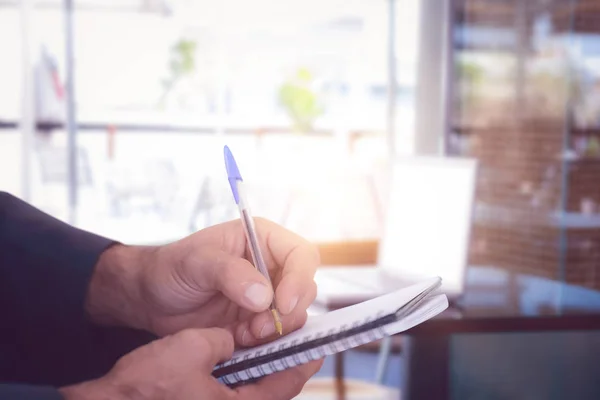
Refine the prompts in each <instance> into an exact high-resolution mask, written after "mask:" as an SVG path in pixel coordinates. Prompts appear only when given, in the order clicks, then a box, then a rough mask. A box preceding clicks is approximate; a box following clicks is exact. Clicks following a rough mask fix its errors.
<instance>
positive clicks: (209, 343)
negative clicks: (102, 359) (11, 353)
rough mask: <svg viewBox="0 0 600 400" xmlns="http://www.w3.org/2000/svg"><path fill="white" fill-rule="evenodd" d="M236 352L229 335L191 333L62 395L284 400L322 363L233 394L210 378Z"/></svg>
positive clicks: (155, 345) (87, 399) (72, 398)
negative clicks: (217, 367)
mask: <svg viewBox="0 0 600 400" xmlns="http://www.w3.org/2000/svg"><path fill="white" fill-rule="evenodd" d="M232 352H233V338H232V336H231V335H230V334H229V333H228V332H226V331H223V330H222V329H202V330H201V329H188V330H184V331H181V332H179V333H177V334H175V335H172V336H167V337H165V338H162V339H159V340H156V341H154V342H152V343H150V344H148V345H146V346H143V347H140V348H138V349H136V350H135V351H133V352H131V353H129V354H127V355H126V356H124V357H123V358H121V359H120V360H119V361H118V362H117V363H116V365H115V366H114V368H113V369H112V370H111V371H110V372H109V373H108V374H107V375H106V376H104V377H102V378H100V379H98V380H95V381H89V382H84V383H81V384H78V385H74V386H69V387H65V388H63V389H61V390H60V392H61V394H62V395H63V397H64V399H65V400H108V399H110V400H153V399H161V400H171V399H177V400H187V399H194V400H196V399H215V400H220V399H227V400H235V399H248V400H253V399H256V400H259V399H260V400H262V399H270V400H279V399H282V400H283V399H291V398H293V397H295V396H297V395H298V394H299V393H300V391H301V390H302V387H303V386H304V384H305V383H306V381H307V380H308V379H309V378H310V377H311V376H312V375H313V374H314V373H315V372H316V371H317V370H318V369H319V368H320V367H321V363H322V362H321V361H313V362H311V363H308V364H304V365H301V366H299V367H296V368H292V369H288V370H285V371H283V372H278V373H276V374H273V375H269V376H266V377H264V378H262V379H261V380H260V381H259V382H257V383H255V384H249V385H246V386H241V387H238V388H236V389H230V388H228V387H227V386H225V385H223V384H221V383H219V382H218V381H217V380H216V379H215V378H213V377H212V375H211V373H212V370H213V368H214V366H215V365H216V364H218V363H219V362H221V361H224V360H227V359H229V358H231V354H232Z"/></svg>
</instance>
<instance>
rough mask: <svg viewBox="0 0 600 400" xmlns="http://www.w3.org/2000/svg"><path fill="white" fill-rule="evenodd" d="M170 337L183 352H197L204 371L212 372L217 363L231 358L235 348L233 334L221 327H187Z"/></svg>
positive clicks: (200, 367)
mask: <svg viewBox="0 0 600 400" xmlns="http://www.w3.org/2000/svg"><path fill="white" fill-rule="evenodd" d="M170 339H171V341H172V342H175V343H176V345H177V346H181V347H182V348H183V352H182V353H181V354H186V353H188V352H190V351H194V352H197V353H198V357H199V358H198V367H199V369H200V370H202V371H203V372H211V371H212V370H213V368H214V366H215V365H216V364H218V363H220V362H223V361H226V360H228V359H230V358H231V356H232V354H233V349H234V342H233V336H232V335H231V333H229V332H228V331H226V330H224V329H220V328H210V329H185V330H183V331H181V332H179V333H177V334H175V335H173V336H172V337H171V338H170Z"/></svg>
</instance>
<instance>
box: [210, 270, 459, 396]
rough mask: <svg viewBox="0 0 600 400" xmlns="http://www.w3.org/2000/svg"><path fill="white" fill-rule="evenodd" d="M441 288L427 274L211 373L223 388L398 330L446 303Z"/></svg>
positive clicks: (311, 322)
mask: <svg viewBox="0 0 600 400" xmlns="http://www.w3.org/2000/svg"><path fill="white" fill-rule="evenodd" d="M440 286H441V279H440V278H432V279H431V280H427V281H424V282H422V283H417V284H414V285H411V286H409V287H406V288H403V289H400V290H397V291H394V292H391V293H388V294H385V295H383V296H380V297H377V298H374V299H371V300H368V301H365V302H362V303H359V304H356V305H354V306H350V307H346V308H342V309H339V310H335V311H332V312H329V313H326V314H321V315H316V316H312V317H309V319H308V320H307V322H306V324H305V325H304V326H303V327H302V328H301V329H299V330H297V331H295V332H292V333H290V334H289V335H286V336H283V337H281V338H279V339H277V340H275V341H273V342H270V343H267V344H264V345H261V346H257V347H253V348H250V349H243V350H240V351H237V352H235V353H234V354H233V356H232V357H231V359H230V360H228V361H226V362H224V363H221V364H219V365H217V366H215V369H214V370H213V376H214V377H215V378H218V379H219V380H220V381H221V382H223V383H224V384H226V385H228V386H238V385H241V384H245V383H249V382H252V381H255V380H257V379H259V378H261V377H263V376H266V375H270V374H272V373H275V372H279V371H283V370H285V369H288V368H292V367H295V366H297V365H300V364H305V363H307V362H310V361H312V360H318V359H321V358H324V357H325V356H328V355H332V354H335V353H339V352H342V351H345V350H348V349H351V348H353V347H357V346H361V345H363V344H366V343H370V342H374V341H376V340H379V339H381V338H383V337H385V336H390V335H394V334H396V333H400V332H403V331H405V330H407V329H410V328H412V327H414V326H416V325H418V324H420V323H422V322H424V321H426V320H428V319H430V318H432V317H434V316H436V315H437V314H439V313H441V312H442V311H444V310H445V309H446V308H447V307H448V299H447V298H446V296H445V295H444V294H435V291H436V289H437V288H439V287H440Z"/></svg>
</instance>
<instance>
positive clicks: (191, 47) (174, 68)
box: [159, 39, 196, 105]
mask: <svg viewBox="0 0 600 400" xmlns="http://www.w3.org/2000/svg"><path fill="white" fill-rule="evenodd" d="M195 53H196V42H194V41H192V40H186V39H181V40H179V41H178V42H177V43H175V44H174V45H173V46H171V51H170V54H171V58H170V61H169V77H168V78H166V79H164V80H163V82H162V84H163V94H162V96H161V99H160V101H159V104H161V105H162V104H164V101H165V99H166V98H167V96H168V95H169V93H170V92H171V90H173V88H174V87H175V85H176V84H177V83H178V82H179V81H180V80H181V79H183V78H185V77H187V76H190V75H192V74H193V73H194V71H195V70H196V59H195Z"/></svg>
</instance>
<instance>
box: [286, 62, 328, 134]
mask: <svg viewBox="0 0 600 400" xmlns="http://www.w3.org/2000/svg"><path fill="white" fill-rule="evenodd" d="M313 81H314V79H313V76H312V74H311V72H310V71H309V70H308V69H306V68H300V69H298V70H297V71H296V73H295V74H294V75H293V76H292V77H291V78H290V79H288V80H287V81H286V82H284V83H283V85H282V86H281V88H280V89H279V102H280V104H281V105H282V106H283V107H284V108H285V110H286V112H287V114H288V115H289V116H290V118H291V119H292V121H293V123H294V127H295V129H297V130H298V131H300V132H309V131H311V130H312V129H313V125H314V123H315V121H316V119H317V118H318V117H319V116H320V115H322V114H323V108H322V107H321V105H320V101H319V97H318V95H317V93H315V91H313V89H312V88H311V87H312V86H313Z"/></svg>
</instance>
